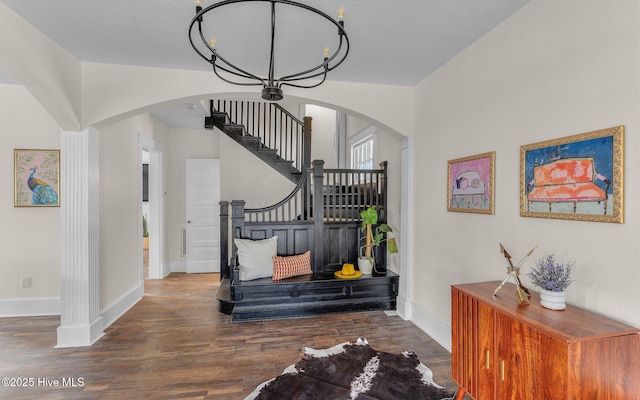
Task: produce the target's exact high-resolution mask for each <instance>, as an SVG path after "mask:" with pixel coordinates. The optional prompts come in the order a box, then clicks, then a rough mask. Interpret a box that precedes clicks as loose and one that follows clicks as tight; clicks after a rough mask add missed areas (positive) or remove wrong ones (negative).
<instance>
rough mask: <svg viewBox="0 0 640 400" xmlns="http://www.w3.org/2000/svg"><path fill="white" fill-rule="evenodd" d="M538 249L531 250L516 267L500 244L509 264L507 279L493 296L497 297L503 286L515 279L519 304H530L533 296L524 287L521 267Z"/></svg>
mask: <svg viewBox="0 0 640 400" xmlns="http://www.w3.org/2000/svg"><path fill="white" fill-rule="evenodd" d="M536 247H538V246H536ZM536 247H534V248H533V249H531V251H530V252H528V253H527V255H526V256H524V258H523V259H522V260H520V262H519V263H518V265H516V266H515V267H514V266H513V263H512V262H511V255H510V254H509V253H508V252H507V250H506V249H505V248H504V246H503V245H502V243H500V252H501V253H502V254H504V258H506V259H507V264H508V265H507V277H506V278H504V280H503V281H502V283H500V286H498V288H497V289H496V290H494V291H493V295H494V296H495V295H496V293H498V291H500V289H502V286H504V284H505V283H507V281H508V280H509V279H510V278H513V279H514V280H515V283H516V297H518V302H519V303H520V304H522V303H526V304H529V296H531V295H530V294H529V289H527V288H526V287H524V286H523V285H522V283H521V282H520V277H519V276H520V267H521V266H522V264H523V263H524V261H525V260H526V259H527V258H529V256H530V255H531V253H533V251H534V250H535V249H536Z"/></svg>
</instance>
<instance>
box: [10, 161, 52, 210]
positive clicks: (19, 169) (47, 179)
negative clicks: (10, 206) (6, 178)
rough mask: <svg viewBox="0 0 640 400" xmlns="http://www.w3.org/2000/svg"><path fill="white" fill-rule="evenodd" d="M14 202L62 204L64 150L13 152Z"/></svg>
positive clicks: (34, 205)
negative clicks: (61, 170) (61, 176)
mask: <svg viewBox="0 0 640 400" xmlns="http://www.w3.org/2000/svg"><path fill="white" fill-rule="evenodd" d="M13 159H14V174H15V184H14V206H15V207H58V206H60V197H59V193H60V150H23V149H17V150H14V152H13Z"/></svg>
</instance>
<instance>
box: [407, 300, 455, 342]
mask: <svg viewBox="0 0 640 400" xmlns="http://www.w3.org/2000/svg"><path fill="white" fill-rule="evenodd" d="M405 309H408V310H409V311H410V313H409V315H410V318H408V319H409V320H410V321H411V322H413V323H414V324H415V325H416V326H417V327H418V328H420V329H422V330H423V331H424V332H425V333H426V334H427V335H429V336H431V337H432V338H433V339H434V340H435V341H436V342H438V343H439V344H440V345H441V346H442V347H444V348H445V349H447V351H449V352H451V327H450V326H448V325H447V324H445V323H443V322H442V321H440V320H439V319H437V318H436V317H434V316H433V315H431V314H429V313H428V312H427V311H425V310H423V309H422V308H420V306H418V305H416V304H414V303H411V302H408V303H407V305H406V306H405Z"/></svg>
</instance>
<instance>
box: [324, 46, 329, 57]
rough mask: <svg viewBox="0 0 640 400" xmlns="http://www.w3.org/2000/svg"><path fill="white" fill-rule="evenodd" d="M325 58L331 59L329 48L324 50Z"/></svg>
mask: <svg viewBox="0 0 640 400" xmlns="http://www.w3.org/2000/svg"><path fill="white" fill-rule="evenodd" d="M324 58H329V46H327V47H325V48H324Z"/></svg>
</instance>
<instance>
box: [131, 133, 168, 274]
mask: <svg viewBox="0 0 640 400" xmlns="http://www.w3.org/2000/svg"><path fill="white" fill-rule="evenodd" d="M143 151H146V152H148V153H149V220H150V221H151V222H152V224H153V229H152V230H150V231H149V279H162V278H164V277H165V276H167V275H168V272H169V271H165V268H164V243H165V240H164V239H165V238H164V225H165V220H164V195H163V194H164V168H163V152H164V145H162V144H160V143H158V142H156V141H155V140H153V139H151V138H149V137H146V136H144V135H141V134H138V160H139V161H140V162H139V163H138V169H139V171H138V172H139V173H138V176H139V177H140V178H139V179H140V184H139V185H138V198H139V199H140V201H139V202H138V221H140V222H139V224H138V238H139V241H140V243H139V244H138V252H139V253H138V277H139V281H140V282H141V284H142V283H144V269H143V250H142V240H143V239H142V152H143ZM142 286H144V285H142Z"/></svg>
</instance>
